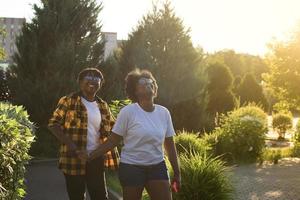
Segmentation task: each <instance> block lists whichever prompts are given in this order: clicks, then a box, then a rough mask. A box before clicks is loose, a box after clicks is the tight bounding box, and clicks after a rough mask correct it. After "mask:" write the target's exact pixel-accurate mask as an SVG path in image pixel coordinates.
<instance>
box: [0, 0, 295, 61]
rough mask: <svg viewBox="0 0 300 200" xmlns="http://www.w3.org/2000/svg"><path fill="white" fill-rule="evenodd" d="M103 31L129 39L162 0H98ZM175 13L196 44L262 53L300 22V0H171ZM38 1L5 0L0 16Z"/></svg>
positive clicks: (26, 11) (24, 12)
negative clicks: (101, 6) (143, 18)
mask: <svg viewBox="0 0 300 200" xmlns="http://www.w3.org/2000/svg"><path fill="white" fill-rule="evenodd" d="M98 1H99V2H102V3H103V11H102V12H101V14H100V15H99V20H101V22H102V25H103V29H102V30H103V31H106V32H117V33H118V39H126V38H127V35H128V33H130V32H131V31H132V30H133V29H134V28H135V27H136V26H137V24H138V21H139V20H141V19H142V17H143V15H145V14H146V13H148V12H149V11H151V9H152V5H153V2H154V3H160V2H161V1H162V0H126V1H124V0H102V1H101V0H98ZM170 1H171V4H172V6H173V7H174V10H175V12H176V15H177V16H179V17H180V18H181V19H182V20H183V22H184V25H185V26H186V27H189V28H190V29H191V32H190V36H191V38H192V41H193V44H194V45H195V46H200V47H202V48H203V49H204V51H207V52H215V51H219V50H223V49H233V50H235V51H236V52H239V53H249V54H253V55H260V56H263V55H265V54H266V53H267V51H268V48H267V46H266V45H267V44H268V43H270V42H272V41H273V40H274V39H278V40H285V39H287V38H288V37H289V35H290V33H291V32H292V31H293V28H295V26H296V25H297V24H298V23H299V21H300V12H299V8H300V0H170ZM34 3H39V0H0V17H25V18H26V19H27V20H30V19H31V18H32V17H33V16H34V14H33V10H32V4H34Z"/></svg>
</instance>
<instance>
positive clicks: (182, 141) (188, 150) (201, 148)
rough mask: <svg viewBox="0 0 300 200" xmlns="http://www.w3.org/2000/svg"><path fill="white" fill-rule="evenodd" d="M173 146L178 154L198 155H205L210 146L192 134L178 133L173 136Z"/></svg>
mask: <svg viewBox="0 0 300 200" xmlns="http://www.w3.org/2000/svg"><path fill="white" fill-rule="evenodd" d="M175 145H176V149H177V152H178V154H193V153H196V154H199V155H202V156H203V155H206V154H207V152H208V151H210V149H211V148H210V146H209V144H208V143H206V141H205V140H202V139H200V138H199V137H198V136H197V135H196V134H194V133H188V132H185V131H183V132H180V133H178V134H177V135H176V136H175Z"/></svg>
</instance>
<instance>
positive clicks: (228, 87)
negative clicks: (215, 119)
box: [206, 63, 235, 116]
mask: <svg viewBox="0 0 300 200" xmlns="http://www.w3.org/2000/svg"><path fill="white" fill-rule="evenodd" d="M207 77H208V83H207V87H206V98H207V108H206V110H207V112H208V113H210V114H212V116H214V115H215V114H216V113H225V112H227V111H230V110H232V109H233V108H234V105H235V97H234V94H233V92H232V89H233V76H232V74H231V72H230V70H229V69H228V67H227V66H226V65H224V64H221V63H212V64H209V66H208V68H207Z"/></svg>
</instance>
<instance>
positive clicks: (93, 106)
mask: <svg viewBox="0 0 300 200" xmlns="http://www.w3.org/2000/svg"><path fill="white" fill-rule="evenodd" d="M81 102H82V103H83V104H84V106H85V108H86V110H87V118H88V123H87V145H86V150H87V151H88V153H91V152H92V151H93V150H95V149H97V147H99V145H100V142H99V137H100V131H99V130H100V124H101V113H100V109H99V106H98V103H97V102H96V101H93V102H90V101H87V100H86V99H84V98H83V97H81Z"/></svg>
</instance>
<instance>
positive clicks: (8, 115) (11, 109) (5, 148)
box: [0, 102, 34, 200]
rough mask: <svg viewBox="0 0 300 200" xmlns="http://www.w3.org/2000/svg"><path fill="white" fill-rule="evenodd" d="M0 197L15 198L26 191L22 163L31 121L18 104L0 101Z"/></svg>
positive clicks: (15, 199)
mask: <svg viewBox="0 0 300 200" xmlns="http://www.w3.org/2000/svg"><path fill="white" fill-rule="evenodd" d="M0 124H1V126H0V132H1V134H0V180H1V182H0V199H7V200H18V199H23V197H24V195H25V190H24V189H25V187H24V174H25V164H26V163H27V161H28V160H29V159H30V156H29V155H28V151H29V148H30V146H31V143H32V142H33V141H34V135H33V131H34V125H33V124H32V123H31V122H30V121H29V119H28V115H27V112H26V111H25V110H24V109H23V108H22V107H21V106H12V105H10V104H8V103H3V102H0Z"/></svg>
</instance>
